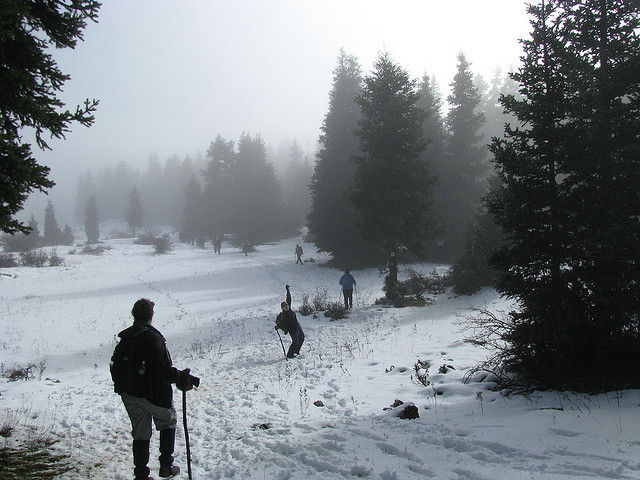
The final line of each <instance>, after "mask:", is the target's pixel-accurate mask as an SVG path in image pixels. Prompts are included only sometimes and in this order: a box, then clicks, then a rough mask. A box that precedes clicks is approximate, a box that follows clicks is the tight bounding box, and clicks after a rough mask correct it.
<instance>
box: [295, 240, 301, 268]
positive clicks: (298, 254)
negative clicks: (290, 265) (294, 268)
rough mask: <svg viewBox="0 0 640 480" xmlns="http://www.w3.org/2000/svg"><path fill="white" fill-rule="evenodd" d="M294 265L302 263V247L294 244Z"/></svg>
mask: <svg viewBox="0 0 640 480" xmlns="http://www.w3.org/2000/svg"><path fill="white" fill-rule="evenodd" d="M296 257H297V258H296V265H297V264H298V263H299V264H300V265H302V247H301V246H300V245H297V244H296Z"/></svg>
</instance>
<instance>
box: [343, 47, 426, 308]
mask: <svg viewBox="0 0 640 480" xmlns="http://www.w3.org/2000/svg"><path fill="white" fill-rule="evenodd" d="M364 84H365V85H364V89H363V92H362V94H361V95H359V96H358V97H357V100H356V101H357V103H358V105H359V106H360V108H361V113H362V116H361V119H360V121H359V122H358V130H357V135H358V138H359V139H360V151H361V153H360V154H359V155H358V156H356V157H355V158H356V162H357V164H358V168H357V170H356V174H355V178H354V188H353V192H352V194H351V199H352V201H353V204H354V206H355V207H356V209H357V210H358V212H359V213H360V215H361V218H362V222H361V223H360V224H359V225H358V228H359V229H360V232H361V234H362V236H363V237H364V238H366V239H367V240H368V241H369V242H371V244H372V245H374V246H375V247H376V248H377V249H379V251H381V252H384V253H385V254H386V256H387V257H389V256H391V254H397V253H399V252H400V250H407V251H409V252H410V253H412V254H414V255H418V256H424V255H425V253H426V248H427V245H428V244H429V238H430V237H431V236H432V234H433V225H434V221H433V212H432V195H433V183H434V182H433V178H432V176H431V172H430V169H429V164H428V163H427V162H425V160H424V158H423V156H422V153H423V151H424V149H425V147H426V145H427V141H426V139H425V138H424V136H423V126H422V125H423V121H424V118H425V112H424V111H423V110H421V109H420V108H418V107H417V106H416V104H417V102H418V100H419V99H420V94H419V93H418V92H417V91H416V86H415V82H414V81H412V80H411V79H410V78H409V75H408V73H407V72H406V71H405V70H404V69H403V68H401V67H400V66H399V65H397V64H395V63H394V62H393V61H392V60H391V58H390V57H389V55H388V54H387V53H383V54H381V55H380V56H379V57H378V59H377V60H376V63H375V65H374V70H373V72H372V74H371V75H370V76H369V77H367V78H365V80H364ZM396 258H397V257H396ZM390 283H391V284H396V283H397V279H391V282H390ZM391 290H393V291H395V289H393V288H392V289H391ZM390 300H395V299H394V298H390Z"/></svg>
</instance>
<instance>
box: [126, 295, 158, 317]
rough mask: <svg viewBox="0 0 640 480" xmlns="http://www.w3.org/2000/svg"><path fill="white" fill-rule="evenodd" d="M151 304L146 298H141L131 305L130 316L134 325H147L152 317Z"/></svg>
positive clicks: (152, 304)
mask: <svg viewBox="0 0 640 480" xmlns="http://www.w3.org/2000/svg"><path fill="white" fill-rule="evenodd" d="M154 305H155V303H153V302H152V301H151V300H149V299H148V298H141V299H140V300H138V301H136V303H134V304H133V308H132V309H131V315H133V321H134V322H135V323H149V322H150V321H151V318H152V317H153V306H154Z"/></svg>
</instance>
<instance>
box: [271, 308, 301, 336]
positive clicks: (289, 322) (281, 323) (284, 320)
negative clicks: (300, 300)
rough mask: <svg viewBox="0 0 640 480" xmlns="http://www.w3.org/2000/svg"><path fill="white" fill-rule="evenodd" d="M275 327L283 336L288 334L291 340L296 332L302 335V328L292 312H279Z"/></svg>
mask: <svg viewBox="0 0 640 480" xmlns="http://www.w3.org/2000/svg"><path fill="white" fill-rule="evenodd" d="M276 325H277V326H278V327H280V328H281V329H282V331H283V332H284V334H285V335H286V334H287V333H290V334H291V338H293V336H294V335H295V334H296V333H298V332H300V333H302V327H300V324H299V323H298V318H297V317H296V313H295V312H294V311H293V310H287V311H286V312H280V313H279V314H278V316H277V317H276Z"/></svg>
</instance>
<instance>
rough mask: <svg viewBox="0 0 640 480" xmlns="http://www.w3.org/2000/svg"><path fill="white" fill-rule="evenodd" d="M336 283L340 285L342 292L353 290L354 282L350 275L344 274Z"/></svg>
mask: <svg viewBox="0 0 640 480" xmlns="http://www.w3.org/2000/svg"><path fill="white" fill-rule="evenodd" d="M338 283H339V284H340V285H342V289H343V290H353V286H354V285H355V284H356V280H355V278H353V276H352V275H351V274H350V273H345V274H344V275H342V277H340V281H339V282H338Z"/></svg>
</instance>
